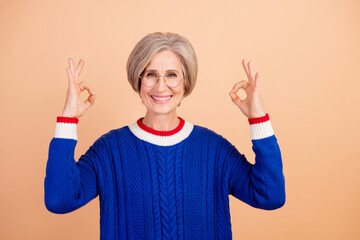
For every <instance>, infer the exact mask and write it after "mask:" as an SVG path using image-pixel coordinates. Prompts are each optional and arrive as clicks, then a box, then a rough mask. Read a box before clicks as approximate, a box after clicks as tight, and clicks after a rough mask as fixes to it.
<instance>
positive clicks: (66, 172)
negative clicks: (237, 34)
mask: <svg viewBox="0 0 360 240" xmlns="http://www.w3.org/2000/svg"><path fill="white" fill-rule="evenodd" d="M242 63H243V67H244V69H245V72H246V74H247V76H248V82H247V81H241V82H239V83H236V84H235V85H234V87H233V88H232V90H231V92H230V93H229V95H230V97H231V100H232V101H233V102H234V103H235V104H236V105H237V106H238V107H239V109H240V110H241V111H242V113H243V114H244V115H245V116H246V117H247V118H248V119H249V123H250V129H251V138H252V143H253V150H254V152H255V155H256V157H255V164H254V165H252V164H250V163H249V162H248V161H247V160H246V158H245V156H244V155H243V154H240V153H239V152H238V150H237V149H236V148H235V147H234V146H233V145H232V144H231V143H229V142H228V141H227V140H226V139H225V138H224V137H222V136H221V135H219V134H216V133H215V132H213V131H211V130H209V129H207V128H205V127H201V126H197V125H193V124H191V123H189V122H187V121H185V120H184V119H182V118H181V117H179V116H177V113H176V109H177V107H178V106H179V105H180V103H181V101H182V99H183V98H184V97H185V96H187V95H189V94H190V93H191V91H192V89H193V88H194V86H195V82H196V75H197V60H196V55H195V52H194V50H193V48H192V46H191V44H190V43H189V41H188V40H187V39H186V38H184V37H182V36H179V35H178V34H173V33H166V34H164V33H153V34H149V35H147V36H145V37H144V38H143V39H142V40H141V41H140V42H138V43H137V45H136V46H135V48H134V49H133V51H132V52H131V54H130V56H129V59H128V63H127V75H128V80H129V82H130V84H131V86H132V87H133V89H134V90H135V91H136V92H137V93H139V95H140V98H141V100H142V102H143V104H144V105H145V107H146V109H147V112H146V115H145V116H144V117H142V118H140V119H138V120H137V121H136V122H134V123H133V124H131V125H129V126H124V127H122V128H118V129H113V130H111V131H109V132H108V133H106V134H104V135H102V136H101V137H100V138H99V139H97V140H96V141H95V143H94V144H93V145H92V146H91V147H90V148H89V149H88V150H87V152H86V153H85V154H83V155H82V156H81V157H80V159H79V161H77V162H75V160H74V149H75V146H76V143H77V133H76V126H77V123H78V118H80V117H81V116H82V115H83V114H84V113H85V111H86V110H87V109H88V108H89V107H90V106H92V105H93V104H94V101H95V91H94V90H93V88H92V87H91V86H90V85H88V84H87V83H85V82H80V83H78V78H79V75H80V72H81V70H82V68H83V66H84V61H83V60H80V62H79V64H78V66H77V67H76V69H75V67H74V63H73V60H72V59H69V69H67V73H68V78H69V88H68V92H67V99H66V104H65V107H64V111H63V114H62V116H59V117H57V123H56V131H55V137H54V138H53V139H52V140H51V142H50V147H49V158H48V162H47V169H46V178H45V204H46V207H47V209H48V210H49V211H51V212H53V213H68V212H71V211H74V210H76V209H78V208H80V207H82V206H84V205H85V204H86V203H88V202H89V201H91V200H92V199H94V198H95V197H97V196H98V195H99V200H100V237H101V239H163V238H164V239H231V238H232V233H231V223H230V210H229V194H231V195H233V196H235V197H236V198H238V199H240V200H242V201H243V202H245V203H247V204H249V205H251V206H253V207H256V208H261V209H268V210H270V209H276V208H279V207H281V206H282V205H283V204H284V203H285V185H284V176H283V172H282V160H281V153H280V149H279V146H278V144H277V139H276V138H275V135H274V132H273V129H272V127H271V123H270V120H269V115H268V114H265V112H264V110H263V108H262V105H261V103H260V99H259V73H256V74H255V73H254V71H253V69H252V65H251V63H250V62H247V61H246V60H243V62H242ZM240 88H243V89H245V91H246V94H247V97H246V98H245V99H244V100H241V99H240V98H239V97H238V96H237V94H236V93H237V92H238V90H239V89H240ZM85 89H86V90H87V91H88V92H89V93H90V96H89V98H88V99H87V100H86V101H85V102H84V103H82V102H80V101H79V95H80V93H81V92H82V91H84V90H85Z"/></svg>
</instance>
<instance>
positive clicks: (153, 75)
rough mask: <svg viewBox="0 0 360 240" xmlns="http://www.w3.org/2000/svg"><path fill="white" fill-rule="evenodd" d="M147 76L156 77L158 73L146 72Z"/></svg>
mask: <svg viewBox="0 0 360 240" xmlns="http://www.w3.org/2000/svg"><path fill="white" fill-rule="evenodd" d="M146 77H148V78H155V77H156V74H155V73H151V72H150V73H147V74H146Z"/></svg>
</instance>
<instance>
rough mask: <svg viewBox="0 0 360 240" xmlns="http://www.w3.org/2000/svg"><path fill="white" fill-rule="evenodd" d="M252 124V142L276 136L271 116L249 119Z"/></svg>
mask: <svg viewBox="0 0 360 240" xmlns="http://www.w3.org/2000/svg"><path fill="white" fill-rule="evenodd" d="M248 120H249V123H250V135H251V140H258V139H263V138H267V137H270V136H272V135H274V130H273V128H272V126H271V122H270V117H269V114H266V115H265V116H262V117H258V118H250V119H248Z"/></svg>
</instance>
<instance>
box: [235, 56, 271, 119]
mask: <svg viewBox="0 0 360 240" xmlns="http://www.w3.org/2000/svg"><path fill="white" fill-rule="evenodd" d="M242 65H243V67H244V69H245V72H246V75H247V77H248V82H247V81H245V80H242V81H241V82H238V83H236V84H235V85H234V87H233V89H232V90H231V91H230V92H229V95H230V98H231V100H232V101H233V102H234V103H235V104H236V105H237V106H238V107H239V108H240V110H241V112H242V113H243V114H244V115H245V116H246V117H247V118H257V117H262V116H265V112H264V110H263V107H262V105H261V102H260V95H259V76H260V74H259V73H258V72H257V73H256V74H255V73H254V71H253V69H252V64H251V62H250V61H249V62H246V60H245V59H243V61H242ZM240 88H242V89H244V90H245V92H246V98H245V99H243V100H242V99H240V98H239V96H238V95H237V94H236V93H237V92H238V91H239V89H240Z"/></svg>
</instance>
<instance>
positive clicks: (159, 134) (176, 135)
mask: <svg viewBox="0 0 360 240" xmlns="http://www.w3.org/2000/svg"><path fill="white" fill-rule="evenodd" d="M178 118H179V119H180V123H179V125H178V126H177V127H176V128H174V129H173V130H170V131H158V130H155V129H152V128H150V127H148V126H146V125H145V124H144V123H143V122H142V119H143V118H139V119H138V120H137V121H136V122H135V123H133V124H131V125H129V129H130V131H131V132H132V133H133V134H134V135H135V136H136V137H138V138H140V139H142V140H144V141H146V142H149V143H152V144H155V145H159V146H171V145H175V144H177V143H179V142H181V141H183V140H184V139H186V138H187V137H188V136H189V135H190V133H191V131H192V130H193V128H194V125H193V124H191V123H189V122H187V121H185V120H184V119H182V118H181V117H178Z"/></svg>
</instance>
